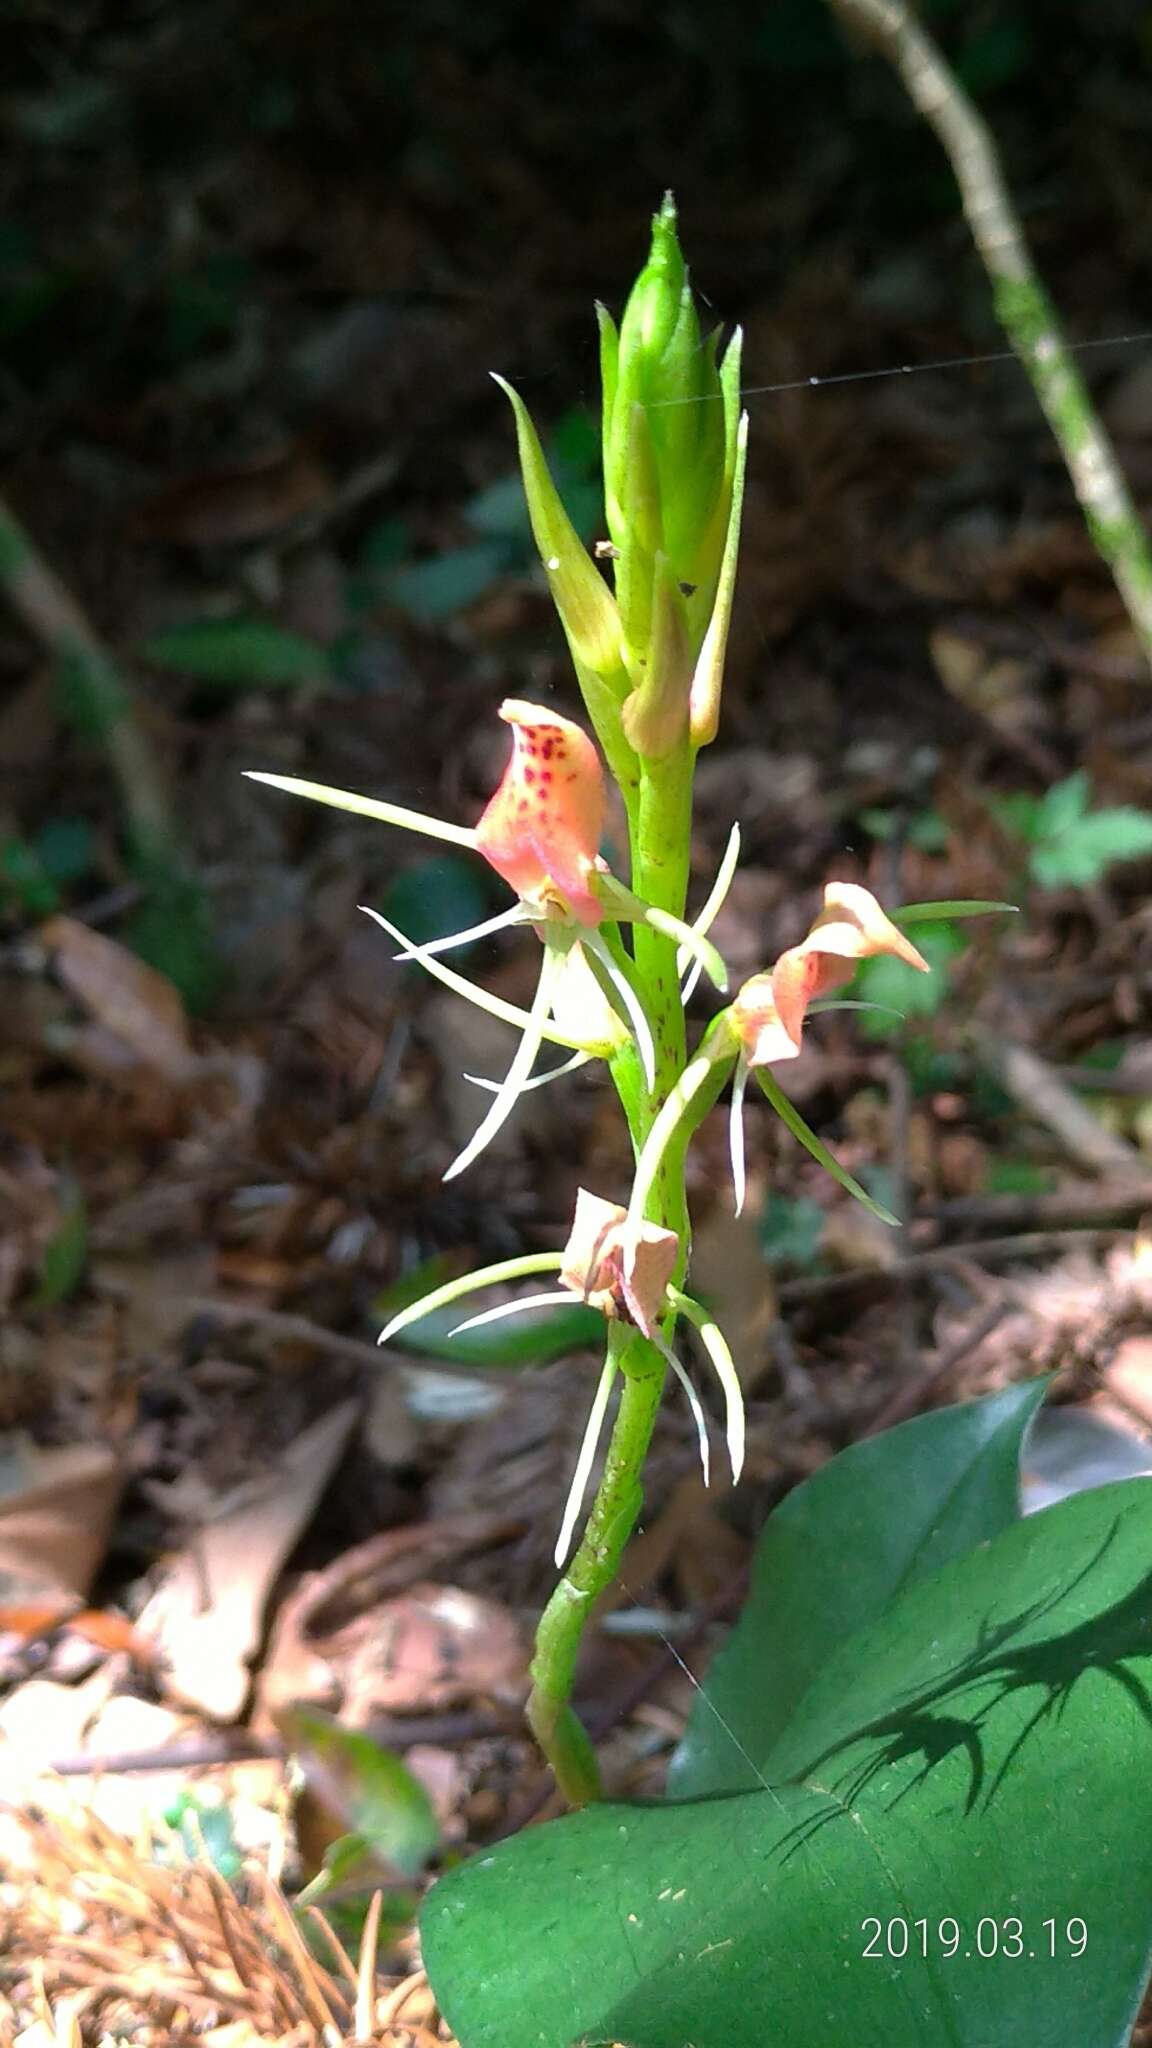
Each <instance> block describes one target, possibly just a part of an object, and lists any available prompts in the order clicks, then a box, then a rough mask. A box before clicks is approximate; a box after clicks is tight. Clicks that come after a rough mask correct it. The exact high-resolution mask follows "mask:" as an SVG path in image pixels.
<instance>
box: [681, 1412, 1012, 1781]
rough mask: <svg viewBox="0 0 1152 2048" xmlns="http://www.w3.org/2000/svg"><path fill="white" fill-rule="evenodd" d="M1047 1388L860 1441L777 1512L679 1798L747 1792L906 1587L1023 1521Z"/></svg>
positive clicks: (698, 1714) (694, 1724) (693, 1738)
mask: <svg viewBox="0 0 1152 2048" xmlns="http://www.w3.org/2000/svg"><path fill="white" fill-rule="evenodd" d="M1047 1384H1048V1382H1047V1380H1044V1379H1036V1380H1031V1381H1028V1382H1026V1383H1025V1384H1024V1385H1023V1386H1016V1387H1009V1388H1008V1389H1007V1390H1006V1392H1004V1393H1002V1394H994V1395H993V1396H992V1397H991V1399H989V1400H984V1401H969V1402H966V1403H965V1404H964V1405H963V1406H962V1407H958V1408H941V1409H938V1410H936V1411H935V1413H933V1414H931V1415H920V1416H917V1417H916V1419H915V1420H914V1421H912V1422H903V1423H901V1424H900V1425H899V1427H898V1428H896V1429H889V1430H885V1431H884V1433H883V1434H882V1435H881V1436H875V1437H868V1438H866V1439H865V1440H864V1442H863V1443H858V1444H853V1445H852V1446H851V1448H850V1449H849V1450H846V1451H842V1452H841V1454H840V1456H839V1457H838V1458H833V1459H832V1461H831V1462H830V1463H829V1464H827V1465H825V1466H823V1467H822V1469H821V1470H820V1471H819V1472H816V1473H814V1474H813V1476H812V1478H811V1479H808V1480H806V1481H805V1483H804V1485H803V1486H798V1487H796V1489H795V1491H794V1492H792V1493H790V1494H789V1495H788V1496H787V1498H786V1499H785V1500H784V1501H782V1502H781V1504H780V1506H779V1507H778V1508H777V1509H776V1512H775V1514H773V1515H772V1516H771V1517H770V1519H769V1521H768V1523H767V1525H766V1527H765V1529H764V1532H763V1534H762V1536H761V1538H760V1542H759V1545H758V1546H757V1551H756V1563H755V1567H754V1571H753V1578H752V1588H751V1592H750V1593H749V1596H748V1599H747V1602H746V1603H745V1606H744V1610H743V1613H742V1614H741V1616H740V1620H739V1622H738V1623H737V1625H736V1627H735V1629H734V1630H733V1631H732V1634H731V1636H730V1637H729V1639H728V1641H727V1643H726V1644H725V1646H724V1649H723V1650H722V1651H721V1652H720V1654H719V1656H718V1657H717V1658H716V1659H715V1661H714V1662H713V1664H712V1666H711V1669H710V1670H709V1673H708V1685H707V1690H706V1693H704V1694H703V1695H701V1697H700V1698H699V1699H698V1700H697V1701H696V1705H695V1708H694V1710H693V1713H692V1716H691V1718H690V1720H689V1723H688V1730H687V1733H686V1735H685V1738H684V1741H683V1743H682V1744H681V1747H680V1750H679V1753H678V1755H677V1757H676V1761H675V1763H674V1765H673V1769H672V1776H671V1781H670V1786H669V1789H670V1791H671V1792H672V1793H673V1794H674V1796H675V1797H677V1798H681V1799H695V1798H697V1797H698V1796H699V1795H700V1793H702V1792H736V1791H743V1790H745V1789H746V1788H747V1787H748V1786H749V1785H751V1784H755V1782H756V1779H757V1773H758V1771H759V1770H760V1769H761V1768H762V1767H763V1762H764V1759H765V1758H766V1757H767V1756H768V1754H769V1752H770V1750H771V1747H772V1744H773V1743H774V1742H775V1741H776V1739H777V1737H778V1736H779V1735H780V1734H781V1732H782V1731H783V1729H784V1728H786V1727H787V1725H788V1723H789V1721H790V1720H791V1717H792V1715H793V1713H794V1712H795V1709H796V1706H797V1704H798V1702H799V1700H800V1699H801V1698H802V1697H803V1695H804V1693H805V1692H806V1691H807V1689H808V1687H809V1685H810V1684H811V1683H812V1680H813V1679H814V1678H815V1677H816V1675H817V1673H818V1672H820V1671H821V1670H823V1668H824V1666H825V1664H826V1663H827V1661H828V1658H829V1657H830V1656H831V1655H832V1653H833V1651H834V1650H835V1649H836V1648H837V1647H838V1646H839V1644H841V1643H842V1642H843V1641H844V1638H845V1636H846V1635H848V1634H850V1632H851V1631H852V1630H853V1629H858V1628H860V1627H862V1626H863V1625H864V1624H865V1623H866V1622H870V1621H872V1620H873V1619H874V1618H875V1617H876V1616H877V1615H880V1614H882V1613H883V1611H884V1609H885V1608H886V1607H887V1606H888V1605H889V1604H890V1602H891V1601H892V1600H893V1599H894V1598H895V1597H896V1595H897V1594H899V1593H900V1592H901V1591H902V1590H903V1589H904V1587H905V1586H908V1585H911V1584H913V1583H914V1581H915V1580H917V1579H921V1578H923V1577H924V1576H925V1575H926V1574H927V1573H929V1572H933V1571H935V1570H936V1569H937V1568H938V1567H939V1566H940V1565H942V1564H946V1563H947V1562H948V1561H949V1559H951V1558H954V1557H960V1556H962V1555H963V1553H964V1552H965V1551H966V1550H971V1549H972V1548H973V1546H974V1545H975V1544H977V1543H982V1542H984V1541H985V1540H986V1539H987V1538H988V1537H989V1536H996V1535H998V1534H999V1533H1000V1531H1001V1530H1002V1529H1006V1528H1007V1527H1008V1526H1009V1525H1010V1523H1012V1522H1014V1521H1015V1520H1016V1518H1017V1516H1018V1514H1019V1512H1020V1506H1019V1495H1020V1446H1021V1443H1022V1441H1023V1437H1024V1432H1025V1430H1026V1429H1027V1427H1028V1424H1029V1422H1030V1421H1031V1419H1032V1417H1033V1415H1034V1414H1035V1412H1036V1410H1037V1408H1038V1407H1039V1405H1040V1402H1041V1400H1042V1399H1043V1396H1044V1390H1045V1388H1046V1386H1047Z"/></svg>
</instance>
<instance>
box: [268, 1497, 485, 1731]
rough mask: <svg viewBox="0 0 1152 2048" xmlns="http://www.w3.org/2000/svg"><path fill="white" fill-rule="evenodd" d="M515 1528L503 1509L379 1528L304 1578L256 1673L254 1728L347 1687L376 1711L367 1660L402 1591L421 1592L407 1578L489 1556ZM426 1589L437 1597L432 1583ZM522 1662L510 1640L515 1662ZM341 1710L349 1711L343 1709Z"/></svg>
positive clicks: (328, 1703)
mask: <svg viewBox="0 0 1152 2048" xmlns="http://www.w3.org/2000/svg"><path fill="white" fill-rule="evenodd" d="M522 1531H523V1523H522V1522H520V1521H518V1520H515V1519H512V1518H510V1517H509V1516H508V1514H507V1513H504V1512H499V1513H489V1514H473V1515H451V1514H443V1515H438V1516H437V1517H436V1519H435V1520H434V1521H430V1522H420V1523H415V1524H413V1525H412V1526H411V1527H406V1528H403V1529H388V1530H385V1531H384V1532H383V1533H382V1534H381V1535H379V1536H373V1537H371V1538H370V1539H369V1541H368V1542H367V1543H361V1544H358V1545H357V1546H356V1548H355V1549H354V1550H348V1551H345V1553H344V1555H343V1556H342V1557H338V1558H337V1559H336V1560H335V1561H334V1563H332V1564H331V1565H329V1566H327V1567H326V1569H325V1570H324V1571H322V1572H313V1573H311V1574H310V1575H309V1576H308V1577H307V1578H305V1579H304V1580H302V1581H301V1583H300V1585H299V1586H297V1587H296V1588H295V1590H294V1591H293V1592H292V1593H290V1594H289V1595H288V1598H287V1599H286V1600H285V1601H284V1603H283V1605H282V1607H281V1608H280V1610H279V1613H278V1614H277V1616H276V1620H275V1623H274V1624H273V1629H272V1637H271V1641H270V1643H269V1646H268V1654H267V1656H266V1657H265V1659H264V1662H263V1666H262V1668H261V1672H260V1678H259V1684H258V1688H257V1707H256V1711H255V1713H254V1715H253V1725H254V1726H255V1727H256V1728H258V1729H262V1728H267V1727H275V1725H276V1717H277V1715H278V1714H279V1713H280V1711H281V1710H282V1709H283V1708H286V1707H294V1706H301V1705H315V1706H323V1707H328V1708H332V1709H336V1708H338V1707H340V1706H341V1704H342V1702H345V1700H346V1696H347V1695H349V1694H350V1692H351V1691H352V1690H356V1692H357V1697H358V1698H361V1699H364V1700H367V1699H368V1698H369V1697H371V1699H372V1700H374V1702H375V1711H376V1712H380V1711H383V1707H382V1700H381V1695H380V1692H379V1689H378V1685H377V1686H376V1689H375V1690H374V1689H373V1687H374V1685H376V1681H374V1680H373V1679H372V1677H371V1673H370V1666H371V1662H372V1658H373V1656H376V1657H377V1658H379V1657H380V1655H381V1652H382V1650H383V1648H384V1645H385V1624H384V1622H383V1620H382V1617H384V1616H386V1615H387V1614H388V1613H389V1612H390V1611H391V1610H394V1609H397V1610H398V1609H400V1608H402V1606H403V1601H402V1599H401V1597H400V1596H401V1595H402V1594H408V1593H417V1592H419V1590H420V1588H419V1587H414V1586H413V1583H412V1582H413V1581H414V1580H426V1579H427V1574H428V1573H429V1572H431V1571H435V1570H441V1571H443V1570H446V1569H448V1568H450V1567H452V1566H454V1565H456V1564H458V1563H459V1562H460V1561H461V1560H463V1559H464V1558H465V1557H467V1556H468V1555H469V1554H470V1553H474V1552H477V1551H485V1550H488V1549H490V1548H492V1547H494V1546H495V1545H497V1544H500V1543H503V1542H506V1541H508V1540H509V1538H510V1537H512V1536H518V1535H520V1534H522ZM432 1590H433V1591H434V1592H435V1593H437V1594H439V1593H441V1592H443V1591H444V1589H443V1588H442V1587H439V1586H437V1587H434V1588H433V1589H432ZM495 1612H496V1613H497V1614H498V1615H499V1616H500V1617H501V1620H500V1635H501V1639H502V1641H503V1642H504V1643H505V1644H506V1645H508V1636H507V1633H506V1624H507V1621H508V1617H507V1614H506V1610H504V1609H503V1608H499V1609H496V1610H495ZM509 1650H510V1646H509ZM521 1655H522V1652H521V1648H520V1644H519V1640H518V1638H517V1643H516V1656H517V1657H518V1658H519V1657H521ZM496 1675H497V1677H499V1675H500V1674H499V1672H497V1674H496ZM506 1675H507V1674H506ZM345 1711H346V1712H348V1711H350V1703H349V1705H348V1706H346V1707H345Z"/></svg>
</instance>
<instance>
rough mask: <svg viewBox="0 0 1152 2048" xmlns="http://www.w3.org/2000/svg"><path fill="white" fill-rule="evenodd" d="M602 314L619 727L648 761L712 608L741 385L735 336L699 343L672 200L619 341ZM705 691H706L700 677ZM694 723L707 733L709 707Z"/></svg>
mask: <svg viewBox="0 0 1152 2048" xmlns="http://www.w3.org/2000/svg"><path fill="white" fill-rule="evenodd" d="M599 319H600V367H601V381H602V385H603V396H604V486H605V510H606V516H607V521H608V531H609V533H610V535H611V538H612V544H613V547H614V549H615V552H616V564H615V580H616V596H617V602H618V605H619V610H620V622H621V628H622V633H623V656H624V662H625V665H626V667H627V670H628V674H629V677H630V678H631V681H632V683H633V685H634V691H633V697H632V699H631V700H630V712H629V715H628V717H627V718H626V720H625V729H626V731H627V733H628V736H629V738H630V739H631V740H632V742H633V744H634V745H635V746H636V747H637V749H638V751H639V752H640V753H641V754H642V755H649V756H656V755H658V754H659V753H660V752H663V751H664V745H663V742H664V741H665V740H666V738H667V735H668V733H669V732H670V731H672V730H673V729H674V728H675V727H677V726H678V725H680V726H682V725H683V723H684V721H683V720H682V719H681V718H680V716H679V714H677V716H676V717H673V714H672V710H671V708H670V703H669V700H668V695H667V693H668V691H669V690H670V689H671V688H672V675H673V671H674V672H675V674H676V675H677V676H679V677H680V678H681V680H682V681H684V682H685V687H686V682H687V680H690V678H691V673H692V669H693V667H694V665H695V663H696V661H697V658H698V657H699V655H700V653H701V650H702V648H703V646H704V642H705V638H706V636H707V634H708V628H709V624H710V621H711V620H712V616H713V611H714V608H715V605H716V600H717V595H718V590H719V586H720V581H721V570H722V566H723V564H724V557H725V545H726V542H727V540H728V538H729V532H730V527H731V512H732V488H733V482H734V480H735V477H736V471H737V447H736V435H737V415H738V397H739V377H740V369H739V364H740V349H739V340H738V338H737V339H736V340H735V341H734V343H733V344H732V345H731V346H730V347H729V349H728V351H727V353H726V355H725V357H724V359H723V361H722V362H721V361H720V360H718V350H717V337H716V336H715V335H711V336H709V337H707V338H705V337H703V336H702V335H701V332H700V323H699V320H698V318H697V314H696V308H695V305H694V303H693V299H692V291H691V287H690V285H689V282H688V273H687V271H686V269H685V266H684V259H683V257H682V255H681V253H680V245H679V242H678V240H677V235H676V209H675V205H674V203H673V200H672V197H671V194H669V195H668V196H667V197H666V198H665V200H664V204H663V206H662V207H661V209H660V212H659V213H658V214H657V215H656V218H655V220H654V221H653V224H652V247H651V251H650V254H649V258H648V262H647V263H646V265H645V267H644V269H643V270H642V271H641V273H640V276H639V277H638V279H637V281H636V284H635V286H634V287H633V290H632V293H631V296H630V298H629V300H628V304H627V306H626V308H625V311H624V317H623V319H622V321H621V323H620V329H619V332H617V330H616V328H615V326H614V324H613V322H612V320H611V318H610V317H609V315H608V314H607V313H606V312H604V311H603V309H599ZM658 557H660V558H662V562H661V567H660V569H659V571H658V570H657V566H656V565H657V558H658ZM672 597H676V598H677V602H676V604H675V605H674V606H673V605H672V604H671V598H672ZM673 617H674V619H675V627H676V631H675V635H674V639H675V644H676V646H677V649H678V654H677V658H676V660H675V662H674V663H672V664H671V666H668V665H667V664H666V663H662V665H661V666H662V673H661V674H660V676H659V679H658V681H656V680H654V669H655V661H654V655H653V647H652V640H653V636H654V635H655V634H657V633H659V634H660V637H661V641H662V647H663V650H664V652H665V654H666V652H667V649H668V646H669V644H670V642H669V639H668V632H669V630H670V627H671V624H672V621H673ZM716 638H717V636H716V635H715V634H714V635H713V647H715V643H716ZM720 652H721V656H722V647H721V650H720ZM685 671H686V675H685ZM713 680H714V679H713ZM656 689H658V691H659V697H660V702H661V704H662V706H663V707H664V708H663V709H662V710H661V712H660V714H659V716H655V714H654V712H653V709H652V707H653V704H654V699H653V691H654V690H656ZM702 694H703V695H704V697H705V698H706V699H707V698H709V697H710V696H711V694H712V691H711V689H710V687H709V684H708V683H705V682H703V679H702ZM701 722H702V724H703V725H704V726H706V725H707V723H708V712H707V711H705V713H704V716H703V719H702V721H701ZM651 739H655V740H657V741H658V744H657V745H656V746H653V745H651V744H649V741H650V740H651Z"/></svg>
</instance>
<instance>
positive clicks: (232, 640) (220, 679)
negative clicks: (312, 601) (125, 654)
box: [140, 614, 328, 690]
mask: <svg viewBox="0 0 1152 2048" xmlns="http://www.w3.org/2000/svg"><path fill="white" fill-rule="evenodd" d="M140 652H141V654H142V655H143V656H144V658H145V660H147V661H154V662H156V664H157V665H158V667H161V668H173V669H176V670H178V671H179V673H180V674H181V675H186V676H194V677H195V678H196V680H197V681H198V682H201V683H207V684H211V685H212V686H213V687H214V688H215V689H218V690H273V689H297V688H300V687H301V686H302V685H304V684H306V683H319V682H323V681H325V680H326V679H327V675H328V657H327V655H326V654H325V652H324V649H323V648H322V647H318V646H317V645H316V643H315V641H313V640H306V639H305V637H304V635H303V634H302V633H294V632H292V631H291V630H290V628H289V627H287V626H279V625H277V624H276V622H275V620H273V619H261V618H256V617H250V616H248V615H247V614H237V615H236V616H235V617H233V618H227V619H188V620H186V621H184V622H182V623H181V624H179V625H175V626H166V627H164V628H163V629H162V630H161V631H159V632H157V633H153V634H152V635H151V636H150V638H149V639H147V640H146V641H145V642H144V644H143V646H142V647H141V649H140Z"/></svg>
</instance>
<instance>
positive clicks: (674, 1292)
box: [668, 1287, 745, 1486]
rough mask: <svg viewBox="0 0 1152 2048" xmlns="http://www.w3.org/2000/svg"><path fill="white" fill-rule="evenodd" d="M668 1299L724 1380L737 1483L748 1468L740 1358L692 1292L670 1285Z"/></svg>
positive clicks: (726, 1424)
mask: <svg viewBox="0 0 1152 2048" xmlns="http://www.w3.org/2000/svg"><path fill="white" fill-rule="evenodd" d="M668 1298H669V1300H670V1301H671V1302H672V1305H673V1307H674V1308H675V1309H676V1310H677V1311H678V1313H679V1314H680V1315H682V1316H684V1317H685V1318H686V1319H687V1321H688V1322H690V1323H691V1325H692V1327H693V1329H694V1330H695V1332H696V1334H697V1336H698V1337H699V1339H700V1342H701V1344H702V1345H703V1346H704V1349H705V1351H706V1352H707V1354H708V1359H709V1363H710V1364H711V1366H712V1370H713V1371H714V1373H715V1374H716V1377H717V1379H718V1380H719V1382H720V1386H721V1390H722V1392H723V1395H724V1436H725V1441H726V1442H727V1445H728V1462H729V1464H730V1465H731V1467H732V1484H733V1486H735V1484H736V1481H737V1480H738V1479H739V1477H740V1474H741V1472H742V1471H743V1470H744V1434H745V1424H744V1389H743V1387H742V1386H741V1385H740V1375H739V1373H738V1372H737V1370H736V1361H735V1359H734V1358H733V1356H732V1353H731V1351H730V1350H729V1348H728V1340H727V1338H726V1337H725V1335H724V1332H723V1330H722V1329H721V1328H720V1325H719V1323H718V1322H716V1321H715V1319H714V1318H713V1317H712V1316H710V1315H709V1314H708V1311H707V1309H704V1308H701V1306H700V1303H699V1302H698V1301H693V1300H692V1297H691V1295H688V1294H681V1292H680V1290H679V1288H678V1287H670V1288H669V1290H668Z"/></svg>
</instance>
